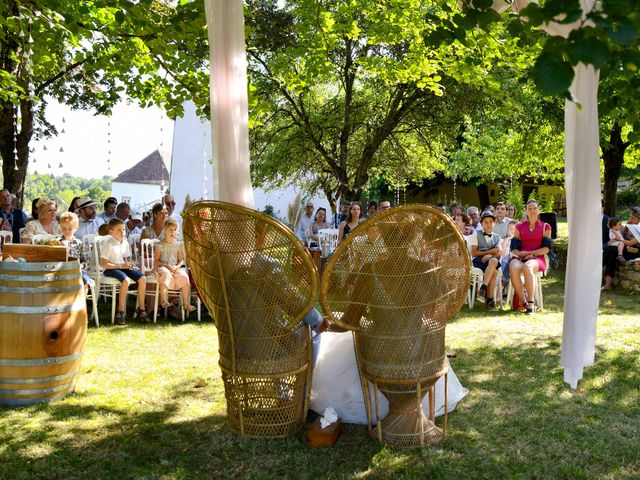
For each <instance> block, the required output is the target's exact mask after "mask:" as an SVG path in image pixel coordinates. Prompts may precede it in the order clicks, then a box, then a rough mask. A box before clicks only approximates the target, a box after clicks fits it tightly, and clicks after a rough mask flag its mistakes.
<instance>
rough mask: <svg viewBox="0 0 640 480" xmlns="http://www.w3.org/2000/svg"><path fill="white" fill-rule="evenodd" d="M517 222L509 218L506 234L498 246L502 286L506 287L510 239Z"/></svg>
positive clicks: (509, 258)
mask: <svg viewBox="0 0 640 480" xmlns="http://www.w3.org/2000/svg"><path fill="white" fill-rule="evenodd" d="M517 224H518V222H516V221H515V220H509V225H507V236H506V238H503V239H502V245H501V247H500V270H501V271H502V287H503V288H504V287H506V286H507V284H508V283H509V261H510V260H511V240H512V239H513V236H514V235H515V231H516V225H517Z"/></svg>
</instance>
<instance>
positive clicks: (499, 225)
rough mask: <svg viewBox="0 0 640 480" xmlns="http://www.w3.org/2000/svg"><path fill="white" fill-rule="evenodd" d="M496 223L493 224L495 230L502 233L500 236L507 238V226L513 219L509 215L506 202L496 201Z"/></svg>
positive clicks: (499, 233)
mask: <svg viewBox="0 0 640 480" xmlns="http://www.w3.org/2000/svg"><path fill="white" fill-rule="evenodd" d="M495 214H496V224H495V225H494V226H493V231H494V232H495V233H497V234H498V235H500V238H507V227H508V225H509V223H510V222H511V219H510V218H509V217H507V206H506V204H505V203H504V202H498V203H496V209H495Z"/></svg>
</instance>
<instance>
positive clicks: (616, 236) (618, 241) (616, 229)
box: [609, 217, 625, 262]
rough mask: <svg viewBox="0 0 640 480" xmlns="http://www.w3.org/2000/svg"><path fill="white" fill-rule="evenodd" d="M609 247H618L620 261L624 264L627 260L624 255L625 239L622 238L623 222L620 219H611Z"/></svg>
mask: <svg viewBox="0 0 640 480" xmlns="http://www.w3.org/2000/svg"><path fill="white" fill-rule="evenodd" d="M609 245H611V246H614V247H618V256H617V257H616V258H617V259H618V261H620V262H624V261H625V258H624V255H622V252H623V251H624V237H623V236H622V220H620V217H611V218H610V219H609Z"/></svg>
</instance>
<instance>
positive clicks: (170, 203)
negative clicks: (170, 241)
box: [162, 194, 182, 235]
mask: <svg viewBox="0 0 640 480" xmlns="http://www.w3.org/2000/svg"><path fill="white" fill-rule="evenodd" d="M162 203H163V204H164V206H165V207H167V214H168V215H167V219H169V218H172V219H173V220H175V221H176V222H178V235H182V216H181V215H180V214H179V213H178V212H176V211H175V209H176V201H175V200H174V198H173V195H170V194H166V195H165V196H163V197H162Z"/></svg>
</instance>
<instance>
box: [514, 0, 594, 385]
mask: <svg viewBox="0 0 640 480" xmlns="http://www.w3.org/2000/svg"><path fill="white" fill-rule="evenodd" d="M529 3H530V1H529V0H515V1H514V2H513V4H512V8H513V10H514V11H516V12H519V11H520V10H521V9H523V8H525V7H526V6H527V5H528V4H529ZM594 3H595V2H594V0H580V7H581V8H582V11H583V19H584V18H585V15H584V13H586V12H589V11H591V9H592V8H593V6H594ZM582 23H583V20H579V21H577V22H575V23H572V24H569V25H564V24H559V23H555V22H551V23H549V24H548V25H543V26H542V28H543V29H544V30H545V31H546V32H547V33H549V34H550V35H561V36H563V37H568V36H569V34H570V33H571V31H572V30H574V29H575V28H580V27H581V25H582ZM574 73H575V77H574V80H573V83H572V85H571V93H572V94H573V96H574V98H575V99H576V101H577V102H578V103H575V102H570V101H566V102H565V117H564V118H565V120H564V121H565V143H564V144H565V152H564V161H565V177H566V180H565V185H566V194H567V217H568V218H567V219H568V223H569V252H568V258H567V271H566V276H565V290H564V322H563V328H562V357H561V360H560V363H561V364H562V366H563V367H564V380H565V382H567V383H568V384H569V385H570V386H571V388H574V389H575V388H577V386H578V381H579V380H580V379H581V378H582V372H583V370H584V367H587V366H590V365H593V361H594V357H595V343H596V323H597V320H598V305H599V304H600V279H601V276H602V242H601V238H600V228H601V224H600V222H601V220H600V213H601V208H600V147H599V134H598V72H597V71H596V70H595V69H594V68H593V66H588V67H587V66H585V65H583V64H579V65H578V66H577V67H575V68H574Z"/></svg>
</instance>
